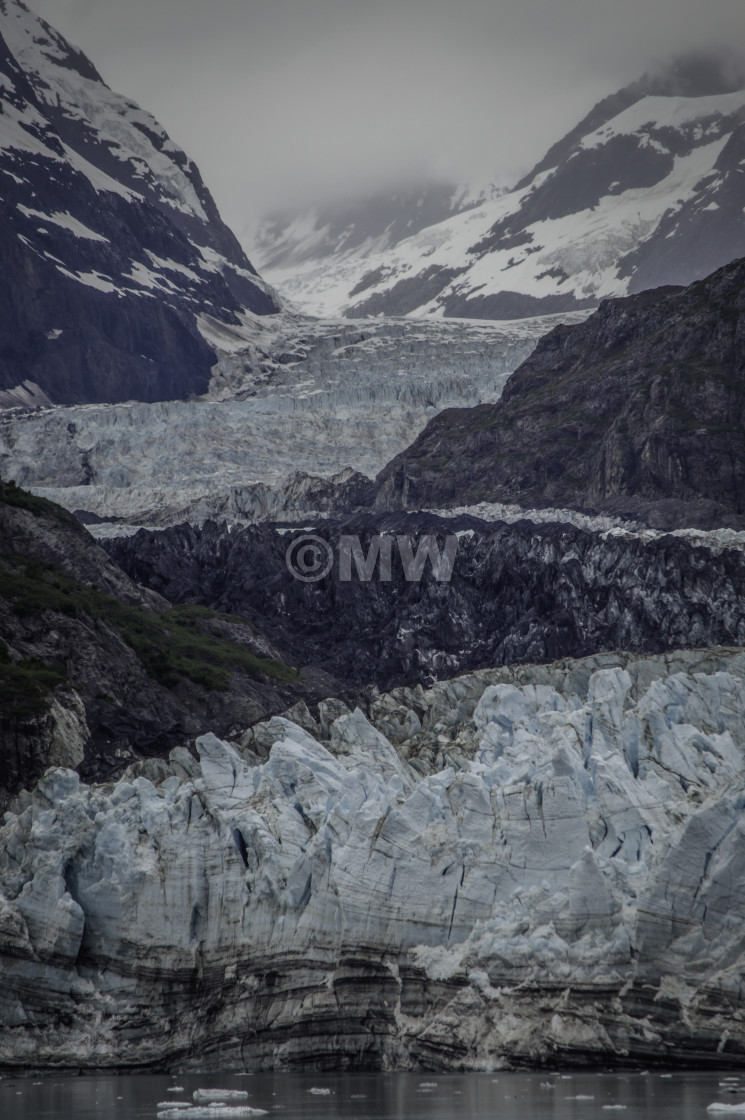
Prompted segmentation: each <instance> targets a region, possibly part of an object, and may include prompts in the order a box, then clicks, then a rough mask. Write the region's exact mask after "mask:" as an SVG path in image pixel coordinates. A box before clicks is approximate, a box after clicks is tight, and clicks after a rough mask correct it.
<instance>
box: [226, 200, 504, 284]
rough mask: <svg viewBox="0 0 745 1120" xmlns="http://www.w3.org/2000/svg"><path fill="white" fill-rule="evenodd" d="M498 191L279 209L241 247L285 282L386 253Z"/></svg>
mask: <svg viewBox="0 0 745 1120" xmlns="http://www.w3.org/2000/svg"><path fill="white" fill-rule="evenodd" d="M503 193H504V190H503V189H502V188H499V187H496V186H493V185H489V186H488V187H483V188H476V187H474V186H472V185H470V184H469V185H462V184H461V185H458V184H456V183H439V182H438V183H426V184H423V185H420V186H418V187H410V188H408V189H403V190H398V191H378V192H376V193H375V194H372V195H370V196H369V197H368V198H361V199H353V200H351V201H348V202H343V203H327V204H325V205H319V206H315V207H310V208H308V209H307V210H303V211H301V212H298V211H296V210H295V211H293V210H290V209H285V210H281V211H277V212H276V213H273V214H270V215H268V216H267V217H266V218H264V219H262V220H261V221H258V222H255V223H252V224H250V225H248V226H246V228H245V229H244V230H243V231H242V236H241V241H242V242H243V244H244V245H247V246H248V247H249V251H250V253H251V256H252V258H253V259H254V260H255V261H256V263H257V265H258V267H259V268H261V269H262V271H264V272H267V271H273V272H277V274H278V275H282V276H284V275H287V277H288V280H289V279H290V278H291V276H292V274H293V272H294V271H295V269H297V267H298V266H301V265H307V264H308V263H309V262H313V261H316V262H317V261H323V260H329V261H330V260H335V261H339V260H348V261H353V260H355V259H358V258H359V259H364V258H366V257H369V256H372V255H373V254H375V253H380V252H384V251H385V250H386V249H392V248H394V247H395V246H396V245H398V244H399V243H400V242H401V241H404V240H406V239H407V238H409V237H413V236H414V235H415V234H417V233H419V232H420V231H421V230H423V229H426V228H427V227H428V226H434V225H437V224H438V223H439V222H444V221H446V220H447V219H448V218H452V217H453V216H454V215H456V214H462V213H465V212H466V211H468V210H472V209H473V208H474V207H476V206H480V205H481V204H482V203H484V202H486V201H488V200H491V199H494V198H498V197H499V195H500V194H503Z"/></svg>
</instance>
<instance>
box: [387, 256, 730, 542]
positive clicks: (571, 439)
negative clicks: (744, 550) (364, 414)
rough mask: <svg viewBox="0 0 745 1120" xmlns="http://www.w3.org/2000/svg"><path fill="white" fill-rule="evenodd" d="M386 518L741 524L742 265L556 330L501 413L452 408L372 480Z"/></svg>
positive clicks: (511, 386)
mask: <svg viewBox="0 0 745 1120" xmlns="http://www.w3.org/2000/svg"><path fill="white" fill-rule="evenodd" d="M377 487H378V492H377V497H376V503H377V505H378V506H379V507H383V508H402V507H403V508H410V509H411V508H415V509H420V508H422V507H433V506H434V507H437V506H452V505H455V506H461V505H464V504H467V503H470V502H478V501H501V502H516V503H518V504H520V505H548V506H569V507H574V508H577V507H580V508H591V509H596V510H602V511H605V512H613V513H616V514H624V515H626V516H632V517H637V518H641V519H644V520H647V521H649V523H650V524H653V525H659V526H661V527H664V528H671V527H677V526H679V525H701V526H702V527H712V526H715V525H732V526H740V525H745V260H740V261H735V262H734V263H733V264H730V265H727V266H725V267H724V268H722V269H720V270H719V271H717V272H716V273H714V274H713V275H712V276H710V277H708V278H707V279H706V280H702V281H698V282H696V283H694V284H692V285H691V286H690V287H688V288H686V289H682V290H681V289H678V288H661V289H656V290H654V291H651V292H645V293H641V294H639V295H635V296H629V297H627V298H626V299H620V300H608V301H606V302H604V303H603V304H602V305H601V307H600V308H599V309H598V311H597V312H595V314H593V315H592V316H590V318H589V319H587V320H586V321H585V322H584V323H581V324H579V325H577V326H573V327H557V328H556V329H555V330H553V331H552V332H551V333H550V334H548V335H546V336H545V337H544V338H543V339H542V340H541V341H540V342H539V344H538V346H537V348H536V350H535V351H534V352H533V354H532V355H531V356H530V357H529V358H528V359H527V360H526V361H525V362H524V363H523V364H522V366H520V368H519V369H518V370H517V371H516V372H515V373H514V374H513V376H512V377H511V378H510V380H509V381H508V382H507V385H506V386H505V389H504V392H503V394H502V397H501V399H500V400H499V401H498V402H497V404H494V405H480V406H477V407H476V408H472V409H448V410H446V411H444V412H442V413H440V415H439V416H437V417H435V419H434V420H432V421H430V423H429V424H428V425H427V427H426V428H425V430H424V432H422V434H421V435H420V436H419V438H418V439H417V440H416V441H415V442H414V443H413V444H412V445H411V447H409V448H408V449H407V450H406V451H404V452H403V453H402V454H401V455H399V456H398V457H397V458H396V459H394V460H393V461H392V462H391V463H390V464H389V465H388V466H387V467H386V468H385V470H384V471H382V472H381V474H380V475H379V476H378V479H377Z"/></svg>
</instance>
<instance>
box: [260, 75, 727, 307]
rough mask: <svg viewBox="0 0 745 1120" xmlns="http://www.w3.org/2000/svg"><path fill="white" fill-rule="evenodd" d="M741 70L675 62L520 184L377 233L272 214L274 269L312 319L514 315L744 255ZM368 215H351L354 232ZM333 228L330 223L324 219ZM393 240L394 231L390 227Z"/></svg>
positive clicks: (605, 105)
mask: <svg viewBox="0 0 745 1120" xmlns="http://www.w3.org/2000/svg"><path fill="white" fill-rule="evenodd" d="M744 158H745V65H743V64H742V63H741V62H740V61H739V60H738V59H736V58H732V57H730V56H727V55H722V54H716V55H713V54H710V53H696V54H689V55H687V56H685V57H683V58H679V59H676V60H674V61H672V62H671V63H669V64H668V65H667V66H666V67H661V68H659V69H657V70H655V71H654V72H652V73H650V74H647V75H646V76H645V77H643V78H641V79H640V80H638V81H635V82H633V83H631V84H630V85H628V86H626V87H624V88H623V89H621V90H619V91H618V92H617V93H616V94H614V95H612V96H610V97H607V98H605V99H603V100H602V101H601V102H599V103H598V104H597V105H596V106H595V107H594V108H593V109H592V110H591V111H590V112H589V113H588V114H587V115H586V116H585V117H584V118H583V119H582V120H581V121H580V122H579V124H577V125H576V127H574V128H573V129H572V130H571V131H570V132H569V133H568V134H567V135H566V136H564V137H563V138H561V139H559V140H557V142H556V143H555V144H553V145H552V146H551V148H550V149H549V150H548V152H547V153H546V155H545V156H544V157H543V158H542V159H541V160H540V161H539V162H538V164H537V165H536V166H535V167H534V168H533V170H532V171H531V172H530V173H529V174H528V175H526V176H525V177H523V178H522V179H521V180H520V181H519V182H518V183H517V184H516V186H515V187H514V189H513V190H511V191H508V192H506V193H503V194H500V195H499V196H498V197H497V198H482V199H481V200H478V204H477V205H476V206H473V207H469V208H467V209H464V210H463V212H461V213H454V214H452V215H449V216H446V217H444V218H443V219H442V220H441V221H432V222H430V223H429V224H428V225H426V226H425V227H423V228H420V229H418V230H417V229H416V215H417V214H418V213H420V212H421V210H422V207H421V204H420V202H419V201H418V200H412V203H411V204H410V216H409V221H410V222H411V224H412V225H411V228H412V233H411V235H410V236H409V237H407V238H405V239H404V240H400V238H399V236H397V234H398V231H399V230H400V229H401V228H403V229H406V228H407V223H406V220H405V219H404V220H402V218H401V216H398V218H397V220H396V223H395V225H394V224H393V223H392V224H391V227H390V231H389V232H388V231H386V233H384V234H383V236H380V235H379V236H378V240H377V241H367V242H365V241H361V240H360V239H359V238H357V239H349V238H344V237H342V238H339V239H338V240H337V241H336V243H335V245H334V251H333V253H330V252H329V242H330V240H331V239H330V238H327V239H324V238H323V237H320V236H319V235H318V229H319V226H320V225H321V223H320V222H319V221H318V220H317V219H315V218H314V217H312V216H311V215H309V214H305V215H302V216H299V217H297V218H296V220H295V222H294V224H290V223H287V222H285V224H284V226H283V227H273V226H272V225H271V224H270V223H267V224H266V225H265V226H264V227H262V229H261V232H260V235H259V237H258V238H257V242H256V244H257V247H258V248H259V251H260V253H261V256H262V259H263V260H264V261H265V262H266V263H267V267H268V269H269V274H270V275H271V276H272V278H273V279H274V281H275V282H276V283H277V285H278V286H279V287H280V288H281V290H282V291H283V292H284V293H285V294H286V295H287V297H288V298H290V299H291V300H293V301H294V302H295V303H296V304H297V305H298V306H300V307H302V308H303V309H305V310H306V311H309V312H312V313H315V314H332V313H333V314H344V315H346V316H349V317H359V316H375V315H381V314H382V315H414V316H419V315H434V316H437V317H439V316H465V317H468V318H491V319H511V318H519V317H523V316H526V315H535V314H547V313H553V312H561V311H571V310H577V309H580V308H583V307H592V306H595V305H596V304H597V303H598V302H599V300H600V299H602V298H605V297H608V296H619V295H624V294H626V293H629V292H636V291H642V290H644V289H645V288H650V287H656V286H658V285H660V284H687V283H690V282H691V281H692V280H696V279H700V278H702V277H703V276H705V275H707V274H708V273H710V272H711V271H713V270H714V269H715V268H717V267H719V266H721V265H723V264H726V263H727V262H728V261H730V260H732V259H734V258H735V257H737V256H738V255H741V254H742V253H745V213H744V212H743V207H742V185H741V182H740V179H741V176H742V161H743V159H744ZM360 224H361V223H359V222H358V223H357V226H359V225H360ZM329 228H331V227H330V226H329ZM386 234H387V235H386Z"/></svg>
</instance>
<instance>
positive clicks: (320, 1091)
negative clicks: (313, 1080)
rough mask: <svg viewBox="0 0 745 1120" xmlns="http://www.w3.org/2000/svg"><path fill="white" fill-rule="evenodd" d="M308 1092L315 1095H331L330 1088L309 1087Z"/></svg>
mask: <svg viewBox="0 0 745 1120" xmlns="http://www.w3.org/2000/svg"><path fill="white" fill-rule="evenodd" d="M308 1092H309V1093H313V1094H314V1095H315V1096H317V1097H330V1096H331V1090H330V1089H317V1088H315V1087H314V1088H313V1089H309V1090H308Z"/></svg>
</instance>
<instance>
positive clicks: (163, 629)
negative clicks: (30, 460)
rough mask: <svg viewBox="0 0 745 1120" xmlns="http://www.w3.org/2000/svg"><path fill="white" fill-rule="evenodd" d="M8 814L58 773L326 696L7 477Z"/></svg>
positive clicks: (1, 569)
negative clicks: (133, 573)
mask: <svg viewBox="0 0 745 1120" xmlns="http://www.w3.org/2000/svg"><path fill="white" fill-rule="evenodd" d="M0 535H1V536H2V540H3V544H2V548H1V549H0V808H2V807H3V806H4V805H5V804H6V803H7V800H8V797H9V796H10V795H11V794H12V793H14V792H16V791H17V790H18V789H20V788H21V787H24V786H26V787H29V786H30V785H32V784H33V783H34V782H35V781H36V780H37V779H38V778H39V777H40V776H41V775H42V774H43V773H44V771H45V770H46V769H47V767H49V766H51V765H62V766H67V767H70V768H73V769H78V770H79V771H80V772H81V773H82V774H84V775H86V776H87V777H89V778H92V777H97V776H100V775H106V774H111V773H115V772H118V771H121V769H122V768H123V767H124V766H126V765H127V764H128V763H129V762H130V761H132V760H133V759H137V758H142V757H152V756H158V755H163V754H164V753H167V752H168V751H169V750H170V748H171V747H173V746H175V745H177V744H181V745H184V744H189V743H190V742H193V740H194V737H195V736H196V735H198V734H199V733H200V732H201V731H203V729H204V727H205V724H206V723H209V724H210V725H211V726H219V727H220V728H221V733H225V732H227V731H229V730H230V729H231V728H232V727H234V726H235V725H236V724H238V725H239V726H245V725H246V724H247V723H250V722H252V721H255V720H257V719H260V718H262V717H263V716H265V715H267V714H271V713H272V712H276V711H282V710H283V709H285V708H287V707H288V706H289V705H291V704H292V703H293V702H294V701H295V700H297V699H298V698H300V697H308V698H313V697H317V696H318V695H319V694H320V695H327V694H328V693H329V692H330V691H332V690H333V688H334V683H335V682H333V681H330V680H329V679H328V678H326V677H324V676H323V674H314V673H313V672H312V671H311V672H309V673H308V674H306V675H305V677H304V679H302V680H300V679H298V676H297V674H296V673H295V671H294V670H293V669H291V668H290V667H288V666H287V665H286V664H284V663H283V662H282V660H281V655H280V654H279V653H278V652H277V650H276V649H275V648H274V647H273V646H272V645H271V644H270V643H269V642H268V641H267V640H266V639H264V638H263V637H262V636H261V635H260V634H259V633H258V632H257V631H256V630H255V629H254V628H253V627H251V626H250V625H249V624H248V622H247V621H246V620H245V619H242V618H237V617H231V616H228V615H216V614H213V613H211V612H209V611H200V610H199V609H197V610H196V611H195V610H192V609H190V608H187V609H186V610H183V609H181V610H179V609H174V608H173V607H172V605H171V604H170V603H169V602H167V601H166V600H165V599H163V598H161V597H160V596H159V595H157V594H153V593H152V592H150V591H147V590H145V589H144V588H142V587H139V586H138V585H137V584H135V583H133V582H132V580H131V579H129V578H128V577H127V576H126V575H125V574H124V572H122V571H121V570H120V569H119V568H117V566H116V564H114V563H112V562H111V560H110V559H109V557H108V556H107V555H106V554H105V553H104V552H103V551H102V550H101V549H100V548H99V547H98V546H97V545H96V544H95V542H94V541H93V540H92V538H91V537H90V536H89V534H88V533H87V532H86V530H85V529H84V528H83V527H82V526H81V525H80V524H79V523H78V522H77V521H76V520H75V518H73V517H72V516H71V515H70V514H68V513H67V512H66V511H65V510H62V509H60V508H59V507H56V506H53V505H52V504H51V503H48V502H44V501H42V500H40V499H38V498H35V497H34V496H32V495H31V494H27V493H25V492H24V491H21V490H19V489H17V488H13V487H8V486H6V485H5V484H4V483H0Z"/></svg>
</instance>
